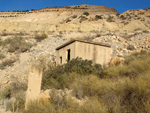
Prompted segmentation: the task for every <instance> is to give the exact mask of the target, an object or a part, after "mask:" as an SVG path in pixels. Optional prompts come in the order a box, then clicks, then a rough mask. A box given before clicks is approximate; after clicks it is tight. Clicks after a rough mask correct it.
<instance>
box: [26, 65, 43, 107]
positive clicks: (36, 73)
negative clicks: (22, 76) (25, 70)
mask: <svg viewBox="0 0 150 113" xmlns="http://www.w3.org/2000/svg"><path fill="white" fill-rule="evenodd" d="M41 82H42V69H40V68H37V67H33V68H32V69H31V70H30V72H29V75H28V89H27V93H26V103H25V109H27V108H28V105H29V103H30V102H31V101H34V100H37V99H38V96H39V94H40V90H41Z"/></svg>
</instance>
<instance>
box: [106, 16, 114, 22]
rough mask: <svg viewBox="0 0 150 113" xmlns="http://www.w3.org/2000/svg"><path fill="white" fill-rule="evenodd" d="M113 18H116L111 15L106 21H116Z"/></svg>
mask: <svg viewBox="0 0 150 113" xmlns="http://www.w3.org/2000/svg"><path fill="white" fill-rule="evenodd" d="M113 19H114V17H113V16H109V17H108V18H107V20H106V21H107V22H114V20H113Z"/></svg>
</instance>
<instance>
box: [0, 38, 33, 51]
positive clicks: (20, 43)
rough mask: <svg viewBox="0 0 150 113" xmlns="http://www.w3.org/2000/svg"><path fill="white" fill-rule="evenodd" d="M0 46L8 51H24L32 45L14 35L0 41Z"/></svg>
mask: <svg viewBox="0 0 150 113" xmlns="http://www.w3.org/2000/svg"><path fill="white" fill-rule="evenodd" d="M0 46H3V47H7V48H8V52H15V51H17V52H25V51H27V50H29V49H30V48H31V47H32V44H31V43H29V42H26V41H25V39H24V38H22V37H14V38H9V39H6V40H3V41H0Z"/></svg>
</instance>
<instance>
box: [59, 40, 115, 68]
mask: <svg viewBox="0 0 150 113" xmlns="http://www.w3.org/2000/svg"><path fill="white" fill-rule="evenodd" d="M56 54H57V56H56V65H60V64H64V63H67V62H68V61H70V60H71V59H73V58H76V57H79V58H82V59H84V60H85V59H87V60H92V62H93V63H96V64H101V65H105V64H108V63H109V61H110V60H111V56H112V48H111V46H110V45H107V44H102V43H97V42H89V41H84V40H79V39H73V40H71V41H69V42H67V43H65V44H63V45H61V46H59V47H57V48H56Z"/></svg>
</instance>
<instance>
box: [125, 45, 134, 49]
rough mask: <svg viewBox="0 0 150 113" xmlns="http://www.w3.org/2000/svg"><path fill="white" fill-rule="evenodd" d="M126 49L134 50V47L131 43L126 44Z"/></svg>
mask: <svg viewBox="0 0 150 113" xmlns="http://www.w3.org/2000/svg"><path fill="white" fill-rule="evenodd" d="M127 49H128V50H134V49H135V47H134V46H133V45H128V46H127Z"/></svg>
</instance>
